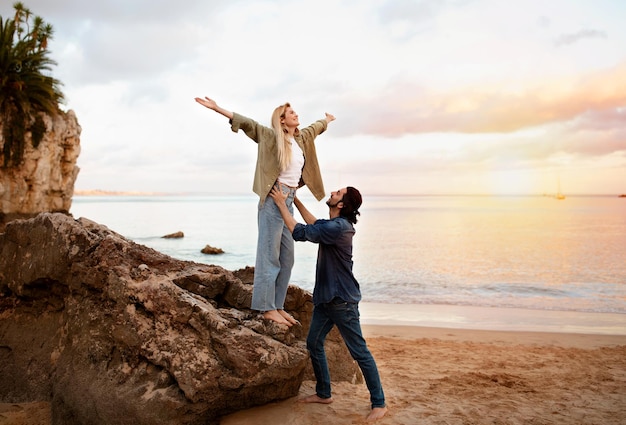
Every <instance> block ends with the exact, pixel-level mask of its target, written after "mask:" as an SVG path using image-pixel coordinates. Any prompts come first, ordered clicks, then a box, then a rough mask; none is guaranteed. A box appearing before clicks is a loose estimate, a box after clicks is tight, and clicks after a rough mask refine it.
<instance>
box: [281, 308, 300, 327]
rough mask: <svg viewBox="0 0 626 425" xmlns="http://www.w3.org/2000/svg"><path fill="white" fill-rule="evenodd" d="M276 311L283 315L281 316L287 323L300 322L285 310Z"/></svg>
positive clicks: (296, 323) (294, 323) (295, 323)
mask: <svg viewBox="0 0 626 425" xmlns="http://www.w3.org/2000/svg"><path fill="white" fill-rule="evenodd" d="M278 313H279V314H280V315H281V316H283V318H284V319H285V320H286V321H288V322H289V323H291V324H292V325H299V324H300V322H299V321H297V320H296V319H294V317H293V316H292V315H291V314H289V313H287V312H286V311H285V310H278Z"/></svg>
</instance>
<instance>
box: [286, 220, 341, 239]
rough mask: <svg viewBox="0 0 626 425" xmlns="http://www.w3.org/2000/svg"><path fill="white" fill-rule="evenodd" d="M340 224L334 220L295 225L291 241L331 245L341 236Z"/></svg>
mask: <svg viewBox="0 0 626 425" xmlns="http://www.w3.org/2000/svg"><path fill="white" fill-rule="evenodd" d="M341 233H342V227H341V223H339V222H337V221H336V220H317V221H316V222H315V223H313V224H302V223H297V224H296V226H295V227H294V229H293V232H292V236H293V239H294V240H296V241H299V242H304V241H308V242H313V243H323V244H333V243H335V241H336V240H337V238H339V236H341Z"/></svg>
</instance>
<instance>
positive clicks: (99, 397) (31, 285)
mask: <svg viewBox="0 0 626 425" xmlns="http://www.w3.org/2000/svg"><path fill="white" fill-rule="evenodd" d="M252 274H253V269H249V268H248V269H243V270H240V271H237V272H234V273H233V272H230V271H227V270H225V269H223V268H221V267H218V266H213V265H206V264H199V263H194V262H189V261H180V260H176V259H173V258H171V257H168V256H166V255H164V254H162V253H159V252H157V251H154V250H152V249H150V248H147V247H145V246H142V245H139V244H136V243H134V242H132V241H129V240H127V239H125V238H124V237H122V236H121V235H119V234H117V233H115V232H113V231H111V230H109V229H108V228H107V227H105V226H102V225H99V224H97V223H94V222H92V221H90V220H87V219H84V218H81V219H78V220H75V219H74V218H72V217H71V216H69V215H66V214H61V213H42V214H39V215H38V216H37V217H35V218H31V219H28V220H14V221H11V222H10V223H8V224H7V226H6V229H5V231H4V233H0V401H3V402H25V401H44V400H48V401H50V402H51V404H52V415H53V423H54V424H64V425H71V424H88V423H91V424H105V423H107V424H135V425H142V424H146V425H147V424H150V425H159V424H211V423H217V421H218V420H219V417H220V416H221V415H225V414H228V413H231V412H233V411H236V410H240V409H245V408H249V407H252V406H255V405H261V404H265V403H268V402H271V401H275V400H281V399H285V398H289V397H292V396H294V395H296V394H297V393H298V389H299V387H300V384H301V381H302V380H303V379H304V378H305V377H306V376H310V377H311V379H312V375H310V365H309V363H310V361H309V360H308V355H307V352H306V348H305V344H304V341H303V339H304V338H305V335H306V329H308V325H309V323H310V317H311V311H312V302H311V294H310V293H308V292H306V291H304V290H302V289H300V288H298V287H295V286H290V287H289V293H288V296H287V300H286V303H285V308H286V309H287V310H288V311H290V312H291V313H292V314H293V315H294V317H296V318H297V319H299V320H300V321H301V322H302V326H301V327H298V326H294V327H292V328H287V327H286V326H283V325H277V324H275V323H274V322H269V321H266V320H263V319H262V318H261V317H260V316H259V314H258V313H256V312H254V311H252V310H250V309H249V306H250V301H251V294H252V292H251V290H252V288H251V285H250V284H249V282H251V278H252ZM327 345H328V347H327V351H328V353H329V362H330V365H331V367H332V369H331V373H332V376H333V379H334V380H339V379H343V380H350V381H353V382H354V381H358V382H362V377H361V376H360V372H359V370H358V367H357V366H356V364H355V363H354V362H353V361H352V359H351V358H350V357H349V354H348V353H347V350H346V349H345V347H344V346H343V344H342V342H341V339H340V337H339V335H338V333H336V332H334V335H333V333H331V339H330V340H329V341H328V343H327ZM307 379H309V378H307Z"/></svg>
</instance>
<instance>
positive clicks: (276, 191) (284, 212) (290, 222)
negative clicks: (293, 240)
mask: <svg viewBox="0 0 626 425" xmlns="http://www.w3.org/2000/svg"><path fill="white" fill-rule="evenodd" d="M269 196H271V197H272V199H273V200H274V202H275V203H276V206H277V207H278V211H280V215H281V216H282V217H283V221H284V222H285V225H286V226H287V228H288V229H289V231H290V232H291V233H293V229H295V227H296V224H298V222H297V221H296V219H295V218H293V216H292V215H291V213H290V212H289V210H288V209H287V204H286V203H285V201H286V200H287V196H288V194H287V193H283V191H282V190H280V188H279V187H278V186H276V185H275V186H274V187H272V190H271V191H270V193H269Z"/></svg>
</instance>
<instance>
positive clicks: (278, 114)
mask: <svg viewBox="0 0 626 425" xmlns="http://www.w3.org/2000/svg"><path fill="white" fill-rule="evenodd" d="M290 107H291V105H290V104H289V102H287V103H285V104H284V105H280V106H279V107H278V108H276V109H274V113H273V114H272V128H273V129H274V133H275V134H276V154H277V156H278V163H279V164H280V170H281V171H284V170H285V169H287V167H288V166H289V164H290V163H291V141H290V140H289V137H288V135H287V127H285V125H284V124H283V123H282V122H281V120H282V119H284V118H285V111H286V110H287V108H290ZM298 133H299V130H298V129H297V128H296V131H295V134H296V135H298Z"/></svg>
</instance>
